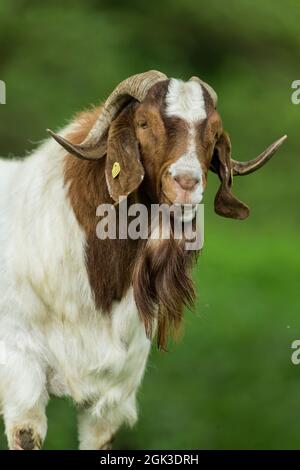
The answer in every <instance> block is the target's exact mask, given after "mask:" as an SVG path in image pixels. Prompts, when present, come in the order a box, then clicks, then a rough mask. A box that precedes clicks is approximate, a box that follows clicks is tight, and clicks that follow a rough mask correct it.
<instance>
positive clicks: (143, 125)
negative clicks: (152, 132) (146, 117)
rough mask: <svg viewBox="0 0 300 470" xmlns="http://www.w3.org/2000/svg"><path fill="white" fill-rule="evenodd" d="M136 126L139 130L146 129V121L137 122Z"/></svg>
mask: <svg viewBox="0 0 300 470" xmlns="http://www.w3.org/2000/svg"><path fill="white" fill-rule="evenodd" d="M138 126H139V127H140V128H141V129H147V127H148V123H147V121H139V122H138Z"/></svg>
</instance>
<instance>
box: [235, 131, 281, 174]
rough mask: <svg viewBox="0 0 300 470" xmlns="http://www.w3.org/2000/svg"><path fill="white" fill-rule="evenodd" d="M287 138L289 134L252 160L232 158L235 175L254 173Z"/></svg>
mask: <svg viewBox="0 0 300 470" xmlns="http://www.w3.org/2000/svg"><path fill="white" fill-rule="evenodd" d="M286 139H287V135H284V136H283V137H281V138H280V139H278V140H276V142H274V143H273V144H272V145H270V147H268V148H267V149H266V150H264V152H262V153H261V154H260V155H258V157H256V158H254V159H253V160H250V161H248V162H238V161H236V160H233V159H231V167H232V173H233V175H234V176H237V175H238V176H243V175H249V173H253V172H254V171H256V170H258V169H259V168H261V167H262V166H263V165H264V164H265V163H267V161H269V160H270V158H271V157H272V156H273V155H274V153H275V152H276V151H277V150H278V148H279V147H280V146H281V145H282V144H283V142H284V141H285V140H286Z"/></svg>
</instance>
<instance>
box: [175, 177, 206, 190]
mask: <svg viewBox="0 0 300 470" xmlns="http://www.w3.org/2000/svg"><path fill="white" fill-rule="evenodd" d="M174 180H175V181H176V182H177V183H178V184H179V186H181V188H182V189H183V190H184V191H191V190H192V189H194V187H195V186H196V185H197V184H198V183H199V181H200V180H199V178H197V177H194V176H188V175H178V176H175V177H174Z"/></svg>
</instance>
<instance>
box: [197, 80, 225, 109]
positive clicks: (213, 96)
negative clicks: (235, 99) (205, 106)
mask: <svg viewBox="0 0 300 470" xmlns="http://www.w3.org/2000/svg"><path fill="white" fill-rule="evenodd" d="M190 80H191V81H192V82H197V83H199V84H200V85H202V86H203V88H205V90H206V91H207V92H208V94H209V96H210V97H211V99H212V101H213V104H214V107H215V108H216V107H217V104H218V95H217V93H216V92H215V90H214V89H213V88H212V87H211V86H210V85H209V84H208V83H206V82H204V81H203V80H201V79H200V78H199V77H191V78H190Z"/></svg>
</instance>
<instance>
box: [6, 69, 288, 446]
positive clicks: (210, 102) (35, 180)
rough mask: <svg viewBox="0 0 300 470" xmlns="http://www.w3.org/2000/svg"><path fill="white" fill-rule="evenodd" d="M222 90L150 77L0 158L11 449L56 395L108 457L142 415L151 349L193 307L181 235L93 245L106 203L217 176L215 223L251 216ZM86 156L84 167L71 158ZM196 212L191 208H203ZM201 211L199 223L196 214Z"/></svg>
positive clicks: (31, 433)
mask: <svg viewBox="0 0 300 470" xmlns="http://www.w3.org/2000/svg"><path fill="white" fill-rule="evenodd" d="M216 106H217V95H216V93H215V92H214V90H213V89H212V88H211V87H210V86H209V85H207V84H206V83H204V82H203V81H201V80H200V79H199V78H196V77H192V79H190V80H189V81H187V82H184V81H181V80H178V79H168V78H167V77H166V75H164V74H162V73H160V72H156V71H150V72H146V73H143V74H138V75H135V76H133V77H130V78H128V79H127V80H125V81H123V82H121V83H120V84H119V85H118V86H117V88H116V89H115V90H114V91H113V93H112V94H111V95H110V97H109V98H108V99H107V101H106V102H105V103H104V105H103V106H102V107H98V108H94V109H92V110H90V111H88V112H84V113H82V114H80V115H78V116H77V117H75V119H74V120H73V121H72V122H71V124H70V125H68V126H67V127H66V128H65V129H63V130H62V131H61V133H60V135H58V134H54V133H53V132H52V131H50V133H51V135H52V136H53V137H54V139H55V140H53V139H49V140H47V141H45V142H44V143H43V144H42V145H41V146H40V147H39V148H38V149H37V150H36V151H34V152H33V153H32V154H31V155H30V156H29V157H27V158H26V159H24V160H22V161H21V160H15V161H9V162H8V161H4V160H2V161H1V162H0V182H1V186H0V187H1V197H0V266H1V271H0V289H1V300H0V341H1V344H2V345H3V346H4V350H5V355H6V358H5V359H6V360H5V361H3V364H1V365H0V407H1V413H2V414H3V416H4V421H5V430H6V435H7V439H8V445H9V448H10V449H17V450H20V449H26V450H28V449H40V448H41V446H42V443H43V440H44V438H45V435H46V429H47V420H46V414H45V407H46V403H47V401H48V399H49V396H50V395H51V394H52V395H56V396H63V395H67V396H70V397H71V398H72V399H73V400H74V402H75V403H76V404H77V405H78V407H79V410H80V411H79V442H80V449H107V448H110V445H111V441H112V438H113V436H114V435H115V433H116V432H117V430H118V429H119V427H120V426H121V425H122V424H123V423H128V424H129V425H133V424H134V423H135V421H136V419H137V411H136V392H137V389H138V387H139V385H140V382H141V380H142V377H143V374H144V370H145V365H146V361H147V357H148V354H149V350H150V345H151V340H152V339H153V337H154V335H155V334H156V333H157V341H158V345H159V347H160V348H162V349H164V348H165V345H166V340H167V336H168V331H169V330H170V329H175V330H178V328H179V326H180V323H181V319H182V311H183V307H184V306H185V305H190V304H191V303H192V302H193V299H194V295H195V294H194V290H193V285H192V282H191V280H190V278H189V274H188V273H189V270H190V267H191V265H192V263H193V260H194V258H195V257H194V256H193V254H190V253H187V251H186V250H185V248H184V245H183V243H182V240H175V239H174V238H172V237H171V238H170V239H168V240H167V239H158V240H152V239H150V238H149V239H145V240H130V239H113V240H112V239H104V240H99V239H98V238H97V236H96V225H97V217H96V209H97V207H98V206H99V204H103V203H109V204H114V205H116V206H117V203H118V200H119V198H120V197H121V196H122V197H124V196H125V197H126V198H127V200H128V204H129V205H130V204H133V203H134V202H136V201H142V202H143V203H144V204H145V205H146V206H147V207H150V206H151V204H153V203H160V204H161V203H166V204H172V203H176V204H179V205H187V204H192V205H196V204H198V203H200V202H201V200H202V197H203V193H204V190H205V186H206V182H207V174H208V170H209V169H210V170H211V171H213V172H215V173H216V174H217V175H218V177H219V179H220V189H219V190H218V192H217V195H216V198H215V210H216V212H217V213H218V214H220V215H223V216H225V217H231V218H235V219H244V218H246V217H247V216H248V214H249V209H248V207H247V206H246V205H245V204H244V203H242V202H241V201H239V200H238V199H237V198H236V197H235V196H234V195H233V193H232V191H231V186H232V180H233V176H234V175H246V174H248V173H250V172H252V171H255V170H257V169H258V168H260V167H261V166H262V165H263V164H264V163H266V162H267V161H268V160H269V158H270V157H271V156H272V155H273V154H274V152H275V151H276V150H277V148H278V147H279V146H280V145H281V144H282V142H283V141H284V140H285V136H284V137H282V138H281V139H279V140H278V141H276V142H275V143H274V144H272V145H271V146H270V147H269V148H268V149H267V150H265V151H264V152H263V153H262V154H261V155H260V156H259V157H257V158H256V159H255V160H251V161H250V162H244V163H242V162H238V161H235V160H233V159H231V150H230V148H231V146H230V139H229V136H228V134H227V133H226V132H225V131H224V129H223V125H222V121H221V118H220V115H219V113H218V112H217V110H216ZM74 157H78V158H74ZM193 214H194V213H193ZM193 217H194V215H192V216H191V219H193Z"/></svg>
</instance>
